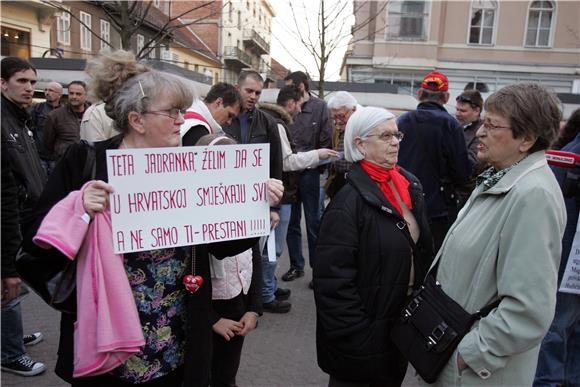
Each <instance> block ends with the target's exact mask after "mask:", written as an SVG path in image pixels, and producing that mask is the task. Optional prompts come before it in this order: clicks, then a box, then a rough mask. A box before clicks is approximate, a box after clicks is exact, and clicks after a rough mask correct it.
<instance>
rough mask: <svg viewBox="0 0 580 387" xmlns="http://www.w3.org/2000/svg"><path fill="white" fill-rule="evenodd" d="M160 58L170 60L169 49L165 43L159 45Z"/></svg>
mask: <svg viewBox="0 0 580 387" xmlns="http://www.w3.org/2000/svg"><path fill="white" fill-rule="evenodd" d="M161 59H162V60H171V50H169V46H168V45H166V44H164V45H162V46H161Z"/></svg>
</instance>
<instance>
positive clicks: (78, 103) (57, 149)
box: [44, 81, 89, 164]
mask: <svg viewBox="0 0 580 387" xmlns="http://www.w3.org/2000/svg"><path fill="white" fill-rule="evenodd" d="M86 90H87V86H86V85H85V83H84V82H83V81H72V82H71V83H69V85H68V103H67V104H66V105H65V106H61V107H59V108H58V109H55V110H54V111H52V112H50V113H49V114H48V117H47V119H46V124H45V126H44V145H45V146H46V150H47V152H48V154H49V157H50V159H51V160H52V161H53V164H54V162H56V161H58V160H59V159H60V158H61V157H62V155H64V152H65V151H66V150H67V148H68V147H69V146H70V145H71V144H76V143H78V142H80V140H81V136H80V130H81V121H82V119H83V114H84V113H85V110H86V109H87V108H88V107H89V105H88V104H87V102H86V101H87V91H86Z"/></svg>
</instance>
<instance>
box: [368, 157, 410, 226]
mask: <svg viewBox="0 0 580 387" xmlns="http://www.w3.org/2000/svg"><path fill="white" fill-rule="evenodd" d="M360 166H361V167H362V169H364V170H365V172H366V173H367V174H368V175H369V177H370V178H371V179H372V180H373V181H376V182H377V183H379V185H380V188H381V191H382V192H383V194H384V195H385V197H386V198H387V200H388V201H389V203H391V204H392V205H393V207H395V208H396V209H397V211H399V214H401V216H402V215H403V209H402V208H401V206H400V205H399V201H398V200H397V197H396V196H395V193H394V192H393V189H392V188H391V185H390V184H389V180H392V181H393V185H394V186H395V189H396V190H397V193H398V194H399V197H400V198H401V200H402V201H403V203H405V205H406V206H407V207H408V208H409V209H410V210H411V209H413V204H412V203H411V195H410V194H409V181H408V180H407V179H405V176H403V175H401V173H400V172H399V170H400V169H401V168H400V167H394V168H393V169H385V168H383V167H380V166H378V165H376V164H373V163H371V162H369V161H366V160H361V161H360Z"/></svg>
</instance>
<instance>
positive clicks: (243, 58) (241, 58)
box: [224, 46, 252, 67]
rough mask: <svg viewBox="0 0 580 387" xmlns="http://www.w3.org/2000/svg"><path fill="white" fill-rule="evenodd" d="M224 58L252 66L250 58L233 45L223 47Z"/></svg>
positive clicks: (245, 65) (244, 65)
mask: <svg viewBox="0 0 580 387" xmlns="http://www.w3.org/2000/svg"><path fill="white" fill-rule="evenodd" d="M224 60H229V61H235V62H238V63H239V64H240V65H241V66H243V67H252V58H251V57H250V55H248V54H246V53H245V52H243V51H242V50H240V49H239V48H237V47H235V46H226V47H224Z"/></svg>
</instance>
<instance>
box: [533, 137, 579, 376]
mask: <svg viewBox="0 0 580 387" xmlns="http://www.w3.org/2000/svg"><path fill="white" fill-rule="evenodd" d="M562 151H564V152H572V153H575V154H577V155H580V134H578V135H577V136H576V138H575V139H574V140H572V141H571V142H570V143H568V144H567V145H566V146H565V147H563V148H562ZM552 171H554V175H555V176H556V179H557V180H558V183H559V184H560V188H561V189H562V193H563V194H564V199H565V203H566V213H567V221H566V229H565V231H564V237H563V238H562V255H561V257H562V261H561V262H560V270H559V272H558V282H559V283H562V282H563V281H562V280H563V278H564V277H565V275H564V274H565V273H566V269H567V267H568V260H570V259H574V260H575V258H576V257H577V256H578V255H577V254H578V253H577V247H576V246H578V245H577V243H578V240H577V239H578V231H577V230H578V217H579V214H580V165H576V166H574V167H570V168H563V167H557V166H552ZM573 249H575V251H573ZM578 356H580V294H574V293H568V292H562V291H558V293H557V294H556V312H555V315H554V320H553V321H552V325H551V326H550V330H549V331H548V333H547V334H546V337H544V340H543V341H542V347H541V349H540V354H539V356H538V367H537V369H536V378H535V380H534V387H544V386H546V387H547V386H580V372H579V371H578V364H579V363H578V360H580V359H579V358H578Z"/></svg>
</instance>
